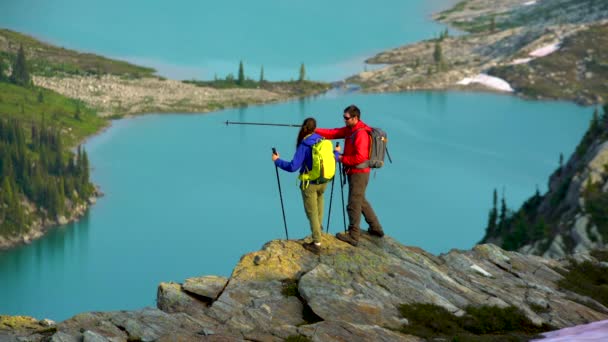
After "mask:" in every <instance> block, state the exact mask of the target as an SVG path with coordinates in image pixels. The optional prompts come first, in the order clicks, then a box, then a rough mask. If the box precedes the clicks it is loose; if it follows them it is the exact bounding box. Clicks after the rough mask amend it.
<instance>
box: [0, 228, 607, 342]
mask: <svg viewBox="0 0 608 342" xmlns="http://www.w3.org/2000/svg"><path fill="white" fill-rule="evenodd" d="M302 242H303V241H284V240H275V241H271V242H269V243H267V244H266V245H264V246H263V248H262V249H261V250H260V251H257V252H253V253H250V254H247V255H244V256H243V257H242V258H241V260H240V261H239V263H238V265H237V266H236V267H235V269H234V271H233V273H232V276H231V277H230V278H229V279H222V278H215V277H208V276H207V277H200V278H193V279H189V280H188V281H186V282H185V283H184V284H178V283H173V282H171V283H161V284H160V286H159V287H158V298H157V305H158V308H146V309H142V310H137V311H119V312H105V313H100V312H93V313H83V314H79V315H76V316H74V317H73V318H71V319H68V320H66V321H64V322H60V323H58V324H56V325H53V326H52V329H49V328H48V327H43V326H39V325H37V324H36V322H29V323H28V324H27V325H21V326H19V325H13V326H12V328H10V329H7V328H6V327H0V338H4V340H8V341H16V340H17V338H18V337H27V340H29V341H42V340H49V339H50V340H51V341H77V340H79V341H81V340H84V341H126V340H141V341H178V340H180V341H191V340H192V341H199V340H213V341H237V340H255V341H279V340H284V339H286V338H288V337H290V336H300V337H306V338H308V339H310V340H312V341H419V340H420V339H419V338H418V337H415V336H411V335H405V334H402V333H400V332H399V331H398V329H399V328H400V327H402V326H403V325H404V324H408V319H407V317H402V316H401V315H400V313H399V310H398V307H399V305H401V304H408V303H430V304H435V305H438V306H440V307H443V308H445V309H447V310H448V311H449V312H452V313H454V314H455V315H462V314H464V309H465V308H466V307H467V306H470V305H473V306H480V305H493V306H499V307H507V306H516V307H517V308H519V309H520V310H522V312H523V313H524V314H525V315H526V316H527V317H528V318H529V319H530V320H531V321H532V322H534V323H536V324H541V323H548V324H550V325H552V326H554V327H568V326H574V325H578V324H584V323H589V322H593V321H598V320H603V319H608V308H606V307H605V306H603V305H602V304H600V303H598V302H596V301H595V300H593V299H591V298H588V297H585V296H582V295H578V294H576V293H573V292H570V291H567V290H563V289H561V288H560V286H559V285H558V281H559V280H560V279H561V278H562V277H563V276H562V273H560V272H565V271H566V269H565V268H564V267H565V264H564V263H562V262H559V261H556V260H553V259H543V258H540V257H536V256H530V255H524V254H520V253H515V252H507V251H504V250H502V249H500V248H498V247H496V246H495V245H491V244H487V245H478V246H476V247H474V248H473V249H472V250H470V251H459V250H452V251H450V252H449V253H446V254H442V255H439V256H435V255H432V254H429V253H427V252H425V251H424V250H421V249H420V248H416V247H406V246H403V245H401V244H399V243H398V242H397V241H395V240H393V239H392V238H390V237H384V238H382V239H379V238H375V237H371V236H369V235H366V234H364V235H363V236H362V238H361V242H360V244H359V246H358V247H356V248H355V247H352V246H350V245H348V244H346V243H343V242H341V241H339V240H337V239H335V238H334V237H333V236H330V235H323V238H322V244H323V247H322V253H321V255H320V256H317V255H314V254H312V253H310V252H308V251H306V250H305V249H304V248H303V247H302ZM539 308H542V310H539Z"/></svg>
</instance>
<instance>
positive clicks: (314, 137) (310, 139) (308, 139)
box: [302, 133, 323, 146]
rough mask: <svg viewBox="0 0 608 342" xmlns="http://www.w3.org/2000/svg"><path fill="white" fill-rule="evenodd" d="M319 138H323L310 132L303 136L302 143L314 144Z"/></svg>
mask: <svg viewBox="0 0 608 342" xmlns="http://www.w3.org/2000/svg"><path fill="white" fill-rule="evenodd" d="M319 139H323V137H322V136H320V135H319V134H317V133H312V134H311V135H309V136H307V137H306V138H304V141H302V143H303V144H305V145H307V146H312V145H314V144H316V143H317V141H319Z"/></svg>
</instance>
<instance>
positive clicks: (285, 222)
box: [272, 147, 289, 240]
mask: <svg viewBox="0 0 608 342" xmlns="http://www.w3.org/2000/svg"><path fill="white" fill-rule="evenodd" d="M272 154H275V155H276V154H277V149H276V148H274V147H273V148H272ZM274 170H275V171H276V172H277V184H279V197H280V198H281V211H282V212H283V225H285V236H286V237H287V240H289V233H288V232H287V220H286V219H285V207H283V193H282V192H281V180H280V179H279V167H278V166H276V165H275V166H274Z"/></svg>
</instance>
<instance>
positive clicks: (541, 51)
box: [529, 42, 560, 57]
mask: <svg viewBox="0 0 608 342" xmlns="http://www.w3.org/2000/svg"><path fill="white" fill-rule="evenodd" d="M559 46H560V43H559V42H557V43H553V44H549V45H545V46H543V47H541V48H538V49H536V50H534V51H532V52H530V53H529V55H530V56H532V57H545V56H547V55H549V54H552V53H554V52H555V51H557V50H558V49H559Z"/></svg>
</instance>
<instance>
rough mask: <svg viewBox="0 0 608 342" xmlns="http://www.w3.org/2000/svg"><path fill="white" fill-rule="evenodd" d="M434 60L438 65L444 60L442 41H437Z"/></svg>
mask: <svg viewBox="0 0 608 342" xmlns="http://www.w3.org/2000/svg"><path fill="white" fill-rule="evenodd" d="M433 60H434V61H435V64H437V66H439V65H441V63H442V62H443V52H442V51H441V43H440V42H438V41H437V42H435V50H434V51H433Z"/></svg>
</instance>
